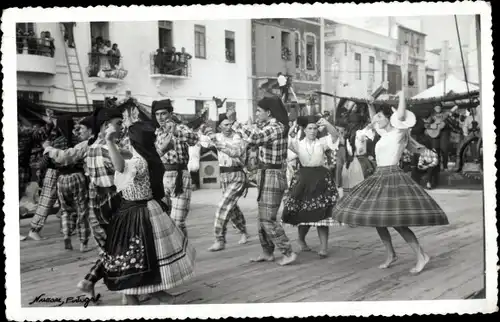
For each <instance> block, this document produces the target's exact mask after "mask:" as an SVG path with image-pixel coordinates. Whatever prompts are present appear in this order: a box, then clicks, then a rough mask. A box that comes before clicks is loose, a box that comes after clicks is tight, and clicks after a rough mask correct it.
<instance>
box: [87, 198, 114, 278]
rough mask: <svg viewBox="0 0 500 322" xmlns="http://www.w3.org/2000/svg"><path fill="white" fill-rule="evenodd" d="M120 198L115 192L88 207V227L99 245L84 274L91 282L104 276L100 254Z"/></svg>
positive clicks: (102, 252) (102, 251)
mask: <svg viewBox="0 0 500 322" xmlns="http://www.w3.org/2000/svg"><path fill="white" fill-rule="evenodd" d="M121 200H122V199H121V196H120V195H119V194H115V195H113V196H110V199H108V200H107V201H106V202H104V203H103V204H102V205H101V207H99V208H97V207H90V209H89V223H90V228H91V230H92V235H93V236H94V239H95V241H96V243H97V245H98V246H99V257H98V258H97V261H96V262H95V263H94V265H93V266H92V267H91V268H90V270H89V272H88V273H87V275H85V279H86V280H88V281H90V282H92V283H93V284H95V283H97V282H98V281H99V280H100V279H102V278H103V277H104V262H103V259H102V256H103V254H104V247H105V245H106V238H107V230H108V229H109V223H110V222H111V216H113V215H114V214H115V213H116V212H117V211H118V209H119V208H120V204H121Z"/></svg>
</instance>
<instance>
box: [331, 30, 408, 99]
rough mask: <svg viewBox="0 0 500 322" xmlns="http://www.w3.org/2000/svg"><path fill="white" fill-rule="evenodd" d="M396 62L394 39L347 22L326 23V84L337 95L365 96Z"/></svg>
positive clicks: (386, 75)
mask: <svg viewBox="0 0 500 322" xmlns="http://www.w3.org/2000/svg"><path fill="white" fill-rule="evenodd" d="M392 65H394V66H395V65H399V55H398V52H397V41H396V40H395V39H392V38H389V37H386V36H382V35H380V34H377V33H374V32H371V31H368V30H364V29H361V28H357V27H354V26H350V25H345V24H338V23H335V22H328V23H327V25H326V27H325V73H326V75H325V88H326V90H327V91H328V92H331V93H334V94H335V95H339V96H347V97H349V96H350V97H366V96H367V95H369V94H371V93H372V92H373V91H374V90H375V89H377V87H378V86H379V85H380V84H382V82H384V81H388V69H389V68H390V66H392Z"/></svg>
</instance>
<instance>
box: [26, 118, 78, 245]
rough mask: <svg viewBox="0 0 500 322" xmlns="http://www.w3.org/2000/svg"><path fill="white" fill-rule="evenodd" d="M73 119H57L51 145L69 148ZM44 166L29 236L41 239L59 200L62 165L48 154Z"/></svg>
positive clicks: (58, 147) (43, 159) (44, 158)
mask: <svg viewBox="0 0 500 322" xmlns="http://www.w3.org/2000/svg"><path fill="white" fill-rule="evenodd" d="M72 130H73V124H72V120H70V119H66V118H65V117H61V118H58V119H57V123H56V127H55V128H54V130H53V131H52V133H51V135H50V138H49V139H50V140H51V145H52V146H53V147H54V148H56V149H62V150H64V149H67V148H68V145H69V142H68V138H67V137H68V133H70V132H72ZM41 162H42V165H41V167H42V168H45V169H47V170H46V172H45V176H44V178H43V184H42V191H41V194H40V199H39V201H38V206H37V208H36V212H35V215H34V216H33V218H32V219H31V231H30V233H29V237H31V238H32V239H35V240H40V239H41V237H40V231H41V230H42V228H43V226H44V225H45V222H46V221H47V216H48V215H49V214H50V213H51V211H52V208H53V207H54V205H55V203H56V201H57V179H58V177H59V168H60V165H58V164H55V163H54V162H53V161H52V160H51V159H50V158H49V157H48V156H46V155H44V156H43V157H42V161H41Z"/></svg>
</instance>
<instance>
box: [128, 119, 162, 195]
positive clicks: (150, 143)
mask: <svg viewBox="0 0 500 322" xmlns="http://www.w3.org/2000/svg"><path fill="white" fill-rule="evenodd" d="M128 135H129V138H130V145H132V147H133V148H134V149H135V150H136V151H137V153H139V155H140V156H142V157H143V158H144V159H145V160H146V162H147V163H148V171H149V182H150V184H151V190H152V191H153V199H155V200H158V201H159V200H161V199H162V198H163V197H165V189H164V187H163V174H164V173H165V167H164V166H163V163H162V161H161V159H160V156H159V155H158V153H157V152H156V148H155V140H156V134H155V128H154V126H153V125H152V124H151V123H149V122H145V121H139V122H135V123H134V124H132V125H131V126H130V127H129V128H128Z"/></svg>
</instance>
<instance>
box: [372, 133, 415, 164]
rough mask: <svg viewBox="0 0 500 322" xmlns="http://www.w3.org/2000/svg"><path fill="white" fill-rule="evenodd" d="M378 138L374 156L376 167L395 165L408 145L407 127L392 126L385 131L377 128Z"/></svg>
mask: <svg viewBox="0 0 500 322" xmlns="http://www.w3.org/2000/svg"><path fill="white" fill-rule="evenodd" d="M377 132H378V134H379V135H380V140H379V141H378V142H377V144H376V145H375V158H376V161H377V166H378V167H385V166H391V165H397V164H398V163H399V160H401V156H402V155H403V152H404V150H405V148H406V146H407V145H408V140H409V128H406V129H397V128H393V129H392V130H391V131H389V132H387V131H384V130H378V131H377Z"/></svg>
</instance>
